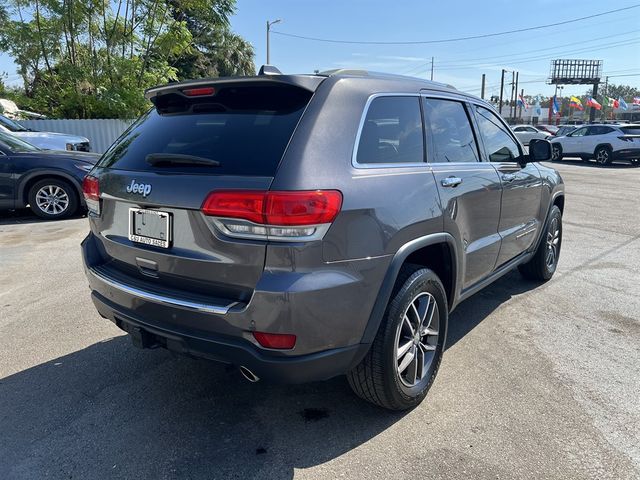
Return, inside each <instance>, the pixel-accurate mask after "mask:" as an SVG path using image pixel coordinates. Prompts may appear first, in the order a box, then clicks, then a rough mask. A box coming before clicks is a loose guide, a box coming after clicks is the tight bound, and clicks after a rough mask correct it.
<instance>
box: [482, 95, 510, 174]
mask: <svg viewBox="0 0 640 480" xmlns="http://www.w3.org/2000/svg"><path fill="white" fill-rule="evenodd" d="M476 113H477V119H478V129H479V130H480V135H481V136H482V140H483V142H484V148H485V150H486V152H487V155H488V156H489V161H491V162H512V161H514V160H515V159H516V158H518V157H519V156H520V148H518V144H517V143H516V142H515V140H513V138H511V135H509V133H508V132H507V130H506V127H505V126H504V124H503V123H502V122H501V121H500V119H499V118H498V117H497V115H496V114H495V113H493V112H492V111H491V110H488V109H486V108H484V107H478V106H476Z"/></svg>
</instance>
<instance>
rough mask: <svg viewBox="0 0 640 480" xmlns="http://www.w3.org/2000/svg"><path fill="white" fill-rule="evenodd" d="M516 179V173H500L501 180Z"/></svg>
mask: <svg viewBox="0 0 640 480" xmlns="http://www.w3.org/2000/svg"><path fill="white" fill-rule="evenodd" d="M515 179H516V174H515V173H503V174H502V181H504V182H513V181H514V180H515Z"/></svg>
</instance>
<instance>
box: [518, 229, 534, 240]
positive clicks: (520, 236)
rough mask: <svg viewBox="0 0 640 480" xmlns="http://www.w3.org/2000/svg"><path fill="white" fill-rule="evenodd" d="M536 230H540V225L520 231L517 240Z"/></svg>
mask: <svg viewBox="0 0 640 480" xmlns="http://www.w3.org/2000/svg"><path fill="white" fill-rule="evenodd" d="M536 230H538V227H533V228H530V229H529V230H525V231H524V232H522V233H519V234H518V235H516V240H519V239H521V238H522V237H524V236H526V235H529V234H530V233H533V232H535V231H536Z"/></svg>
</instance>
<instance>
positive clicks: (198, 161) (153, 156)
mask: <svg viewBox="0 0 640 480" xmlns="http://www.w3.org/2000/svg"><path fill="white" fill-rule="evenodd" d="M145 160H146V161H147V163H148V164H149V165H153V166H155V167H160V166H163V165H192V166H196V167H197V166H207V167H219V166H220V162H218V161H217V160H212V159H211V158H204V157H196V156H195V155H186V154H183V153H150V154H149V155H147V156H146V158H145Z"/></svg>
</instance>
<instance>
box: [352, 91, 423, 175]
mask: <svg viewBox="0 0 640 480" xmlns="http://www.w3.org/2000/svg"><path fill="white" fill-rule="evenodd" d="M356 160H357V162H358V163H360V164H365V163H419V162H424V140H423V134H422V118H421V116H420V100H419V99H418V97H378V98H375V99H373V101H372V102H371V103H370V104H369V109H368V110H367V115H366V117H365V121H364V124H363V125H362V131H361V132H360V141H359V143H358V150H357V156H356Z"/></svg>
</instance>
